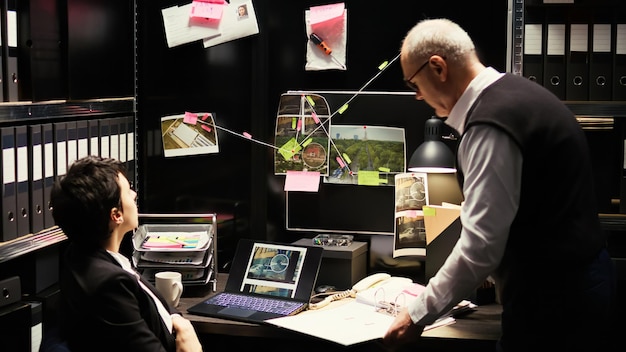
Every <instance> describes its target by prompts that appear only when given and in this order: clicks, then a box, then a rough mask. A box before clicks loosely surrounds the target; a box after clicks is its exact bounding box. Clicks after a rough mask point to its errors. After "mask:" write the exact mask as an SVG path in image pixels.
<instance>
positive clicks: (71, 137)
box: [65, 121, 78, 167]
mask: <svg viewBox="0 0 626 352" xmlns="http://www.w3.org/2000/svg"><path fill="white" fill-rule="evenodd" d="M65 129H66V130H67V166H68V167H69V166H70V165H72V164H73V163H74V162H75V161H76V159H78V130H77V129H76V121H68V122H65Z"/></svg>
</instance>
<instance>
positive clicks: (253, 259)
mask: <svg viewBox="0 0 626 352" xmlns="http://www.w3.org/2000/svg"><path fill="white" fill-rule="evenodd" d="M239 242H240V243H239V244H238V246H237V251H236V252H235V257H234V259H233V266H232V267H231V270H230V273H229V278H228V282H227V284H226V289H225V291H226V292H244V293H252V294H261V295H268V296H274V297H284V298H290V299H296V300H301V301H307V302H308V300H309V299H310V297H311V293H312V291H313V287H314V285H315V280H316V278H317V273H318V270H319V265H320V262H321V254H322V251H323V249H322V248H319V247H314V246H301V245H291V244H282V243H272V242H266V241H254V240H249V239H241V240H240V241H239Z"/></svg>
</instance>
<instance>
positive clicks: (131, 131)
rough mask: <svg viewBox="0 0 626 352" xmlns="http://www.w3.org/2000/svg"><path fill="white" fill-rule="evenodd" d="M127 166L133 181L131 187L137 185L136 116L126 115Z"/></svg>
mask: <svg viewBox="0 0 626 352" xmlns="http://www.w3.org/2000/svg"><path fill="white" fill-rule="evenodd" d="M125 120H126V150H127V152H126V168H127V173H128V180H129V181H130V183H131V187H133V188H134V187H135V185H136V183H137V180H136V179H135V177H136V172H135V117H134V116H127V117H126V119H125Z"/></svg>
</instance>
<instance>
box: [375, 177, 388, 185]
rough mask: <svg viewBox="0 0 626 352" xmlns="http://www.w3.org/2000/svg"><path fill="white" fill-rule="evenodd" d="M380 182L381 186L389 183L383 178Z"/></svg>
mask: <svg viewBox="0 0 626 352" xmlns="http://www.w3.org/2000/svg"><path fill="white" fill-rule="evenodd" d="M378 182H380V183H381V184H384V185H386V184H387V183H389V182H388V181H387V179H386V178H381V179H379V180H378Z"/></svg>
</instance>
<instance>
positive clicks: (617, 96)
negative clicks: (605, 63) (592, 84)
mask: <svg viewBox="0 0 626 352" xmlns="http://www.w3.org/2000/svg"><path fill="white" fill-rule="evenodd" d="M623 11H626V8H625V9H623V10H620V11H617V13H619V14H620V16H622V17H617V18H616V20H615V41H614V43H615V45H614V50H613V53H614V55H615V56H613V100H622V101H624V100H626V14H624V12H623Z"/></svg>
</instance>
